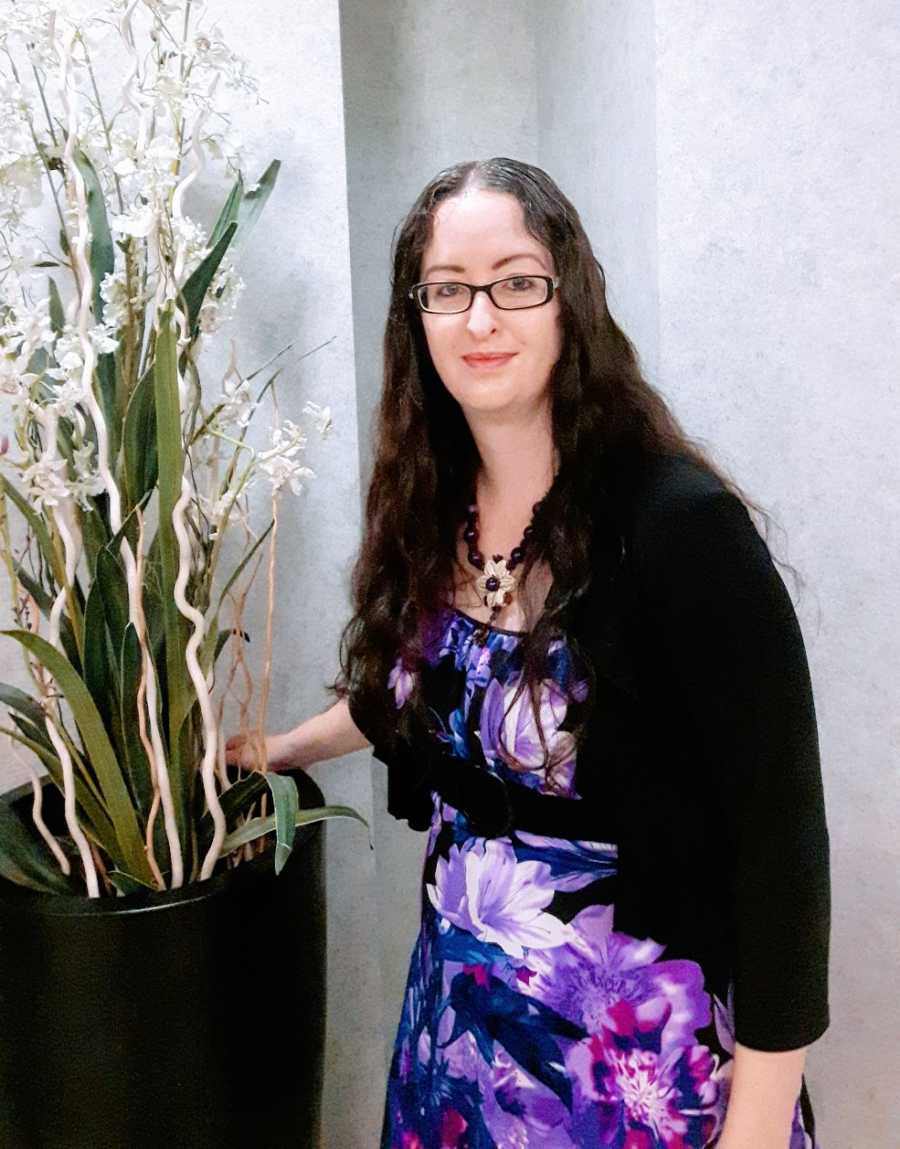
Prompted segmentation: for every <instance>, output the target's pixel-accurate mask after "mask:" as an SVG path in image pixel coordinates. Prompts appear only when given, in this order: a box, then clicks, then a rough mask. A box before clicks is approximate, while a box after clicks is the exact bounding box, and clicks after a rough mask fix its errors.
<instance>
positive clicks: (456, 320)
mask: <svg viewBox="0 0 900 1149" xmlns="http://www.w3.org/2000/svg"><path fill="white" fill-rule="evenodd" d="M555 274H556V268H555V266H554V263H553V257H552V255H551V254H550V252H549V251H548V250H547V249H546V248H545V247H544V246H543V244H541V243H539V242H538V240H536V239H535V238H534V237H533V236H532V235H530V234H529V233H528V231H526V229H525V221H524V213H523V211H522V206H521V204H520V203H519V201H518V200H517V199H516V198H515V196H512V195H508V194H506V193H504V192H496V191H485V190H482V189H479V190H475V189H471V190H468V191H465V192H462V193H461V194H460V195H457V196H453V197H452V198H450V199H447V200H444V201H443V202H442V203H441V204H440V206H439V207H438V209H437V211H436V213H435V217H434V226H433V232H432V237H431V240H430V242H429V243H428V245H427V247H426V248H425V251H424V252H423V253H422V262H421V264H420V267H419V282H423V283H424V282H428V281H435V280H458V281H460V282H463V283H474V284H482V283H492V282H493V281H494V280H496V279H502V278H503V277H505V276H508V275H555ZM421 319H422V323H423V326H424V330H425V338H426V341H427V343H428V350H429V352H430V353H431V358H432V361H433V363H434V366H435V369H436V370H437V373H438V375H439V376H440V377H441V380H442V381H443V383H444V386H445V387H446V388H447V390H448V391H449V392H450V394H451V395H452V396H453V398H454V399H456V400H457V402H458V403H459V404H460V406H461V407H462V409H463V412H464V414H465V415H466V418H467V419H470V421H471V418H472V417H474V418H475V419H476V420H480V421H483V420H484V418H485V417H490V416H495V415H496V416H500V417H503V418H504V419H505V418H507V417H513V418H518V417H521V416H526V417H527V416H529V415H531V414H534V413H536V412H537V411H539V410H540V409H541V408H542V407H543V406H544V404H545V403H546V401H547V397H548V394H547V384H548V380H549V377H550V371H551V369H552V367H553V365H554V364H555V363H556V361H557V359H558V358H559V353H560V350H561V346H562V336H561V324H560V318H559V298H558V296H557V295H554V296H553V298H552V299H551V300H550V301H549V302H548V303H545V304H543V306H541V307H529V308H523V309H520V310H513V311H510V310H504V309H502V308H498V307H496V306H495V305H494V304H493V303H492V302H491V300H490V298H489V297H488V295H487V292H484V291H479V292H476V293H475V296H474V298H473V300H472V306H471V307H470V308H469V310H468V311H464V312H461V313H459V314H455V315H434V314H429V313H427V312H422V313H421ZM491 352H510V353H512V358H510V359H506V360H504V361H502V362H499V363H497V364H495V365H494V366H485V365H483V364H481V365H479V364H478V363H477V362H475V361H469V360H467V358H466V356H471V355H485V354H489V353H491Z"/></svg>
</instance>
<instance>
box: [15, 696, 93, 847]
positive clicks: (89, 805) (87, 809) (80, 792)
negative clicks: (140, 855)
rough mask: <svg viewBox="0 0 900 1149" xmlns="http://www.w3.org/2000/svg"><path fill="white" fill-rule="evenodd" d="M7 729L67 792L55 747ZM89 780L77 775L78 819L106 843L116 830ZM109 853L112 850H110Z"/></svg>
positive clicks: (61, 792)
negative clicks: (79, 811) (91, 787)
mask: <svg viewBox="0 0 900 1149" xmlns="http://www.w3.org/2000/svg"><path fill="white" fill-rule="evenodd" d="M13 720H14V721H15V722H16V725H17V726H20V728H22V729H23V730H24V729H26V728H27V724H26V723H24V722H22V721H21V720H17V719H16V716H15V715H13ZM5 733H7V734H9V736H10V738H13V739H15V741H16V742H18V743H20V745H22V746H24V747H25V748H26V749H28V750H30V751H31V752H32V754H34V755H35V757H36V758H38V759H39V760H40V761H41V762H43V763H44V765H45V766H46V767H47V773H48V774H49V775H50V778H51V780H52V781H53V785H54V786H55V787H56V788H57V790H58V791H59V792H60V794H63V793H65V786H64V783H63V773H62V763H61V762H60V760H59V758H57V756H56V751H55V750H53V749H52V746H51V747H50V748H48V746H47V745H45V744H44V743H43V742H41V741H39V740H38V739H35V738H29V737H28V735H27V734H25V733H22V734H17V733H16V732H15V731H14V730H7V731H5ZM90 785H91V784H90V783H88V782H87V781H86V780H85V779H84V778H82V777H79V776H78V775H77V774H76V775H75V801H76V803H77V805H78V806H79V807H80V808H81V810H82V811H83V813H80V814H79V819H80V821H81V823H82V825H83V826H84V827H85V829H86V830H91V831H92V833H93V835H94V837H95V839H96V840H97V841H98V842H102V843H106V842H113V841H114V840H115V836H116V835H115V831H114V830H113V825H112V822H110V820H109V818H108V817H107V815H106V811H105V810H104V809H103V806H102V805H101V803H100V800H99V798H98V797H97V796H96V795H95V794H94V793H93V791H92V790H91V789H89V786H90ZM107 853H109V850H107Z"/></svg>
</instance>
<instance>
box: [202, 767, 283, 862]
mask: <svg viewBox="0 0 900 1149" xmlns="http://www.w3.org/2000/svg"><path fill="white" fill-rule="evenodd" d="M265 788H266V783H265V781H264V779H263V772H262V770H254V771H253V772H252V773H251V774H248V775H247V776H246V777H245V778H241V779H240V780H239V781H237V782H235V783H234V784H233V785H232V786H229V787H228V789H227V790H225V791H224V793H222V794H220V795H219V802H220V803H221V805H222V813H223V814H224V815H225V825H226V826H227V827H234V825H235V823H236V822H237V820H238V818H239V817H240V816H241V814H243V813H244V811H245V810H246V809H247V808H248V807H250V806H252V805H253V803H254V802H255V801H256V799H257V798H258V797H259V795H260V794H261V793H263V791H264V790H265ZM213 830H214V826H213V820H212V815H211V814H210V812H209V810H206V811H204V813H203V816H202V817H201V819H200V823H199V825H198V827H197V850H198V853H200V854H205V853H206V851H207V850H208V849H209V847H210V844H211V842H212V840H213Z"/></svg>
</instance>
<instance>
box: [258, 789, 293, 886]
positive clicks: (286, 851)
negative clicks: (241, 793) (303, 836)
mask: <svg viewBox="0 0 900 1149" xmlns="http://www.w3.org/2000/svg"><path fill="white" fill-rule="evenodd" d="M263 777H264V778H265V780H266V782H267V783H268V785H269V789H270V790H271V792H272V803H273V805H274V806H275V873H276V874H280V873H281V871H282V869H283V868H284V863H285V862H286V861H287V860H288V858H289V857H290V856H291V850H292V849H293V848H294V834H295V833H296V832H297V814H298V812H299V810H300V796H299V794H298V793H297V783H296V782H295V781H294V779H293V778H291V777H290V775H288V774H276V773H275V772H274V771H273V770H265V771H263Z"/></svg>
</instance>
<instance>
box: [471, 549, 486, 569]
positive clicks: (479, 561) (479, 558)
mask: <svg viewBox="0 0 900 1149" xmlns="http://www.w3.org/2000/svg"><path fill="white" fill-rule="evenodd" d="M469 562H470V563H471V564H472V566H473V567H478V568H479V569H480V568H481V567H483V566H484V556H483V555H480V554H479V553H478V551H469Z"/></svg>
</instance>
